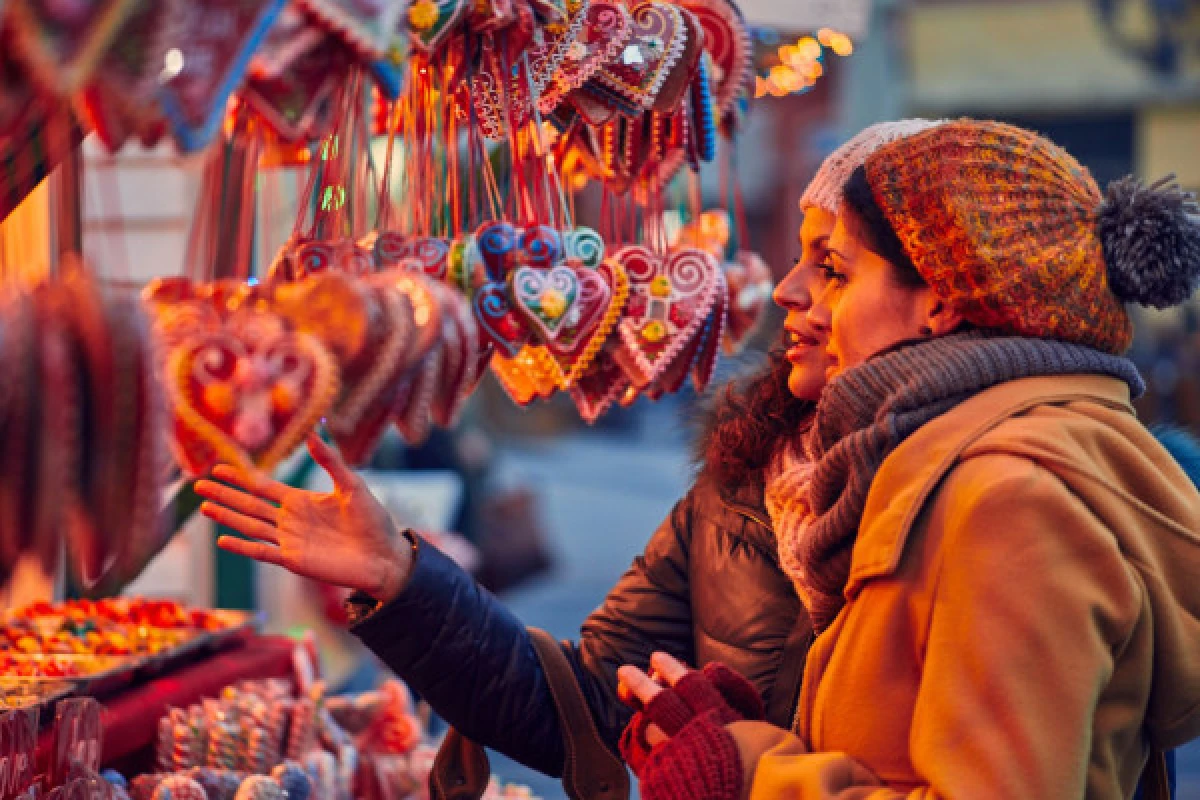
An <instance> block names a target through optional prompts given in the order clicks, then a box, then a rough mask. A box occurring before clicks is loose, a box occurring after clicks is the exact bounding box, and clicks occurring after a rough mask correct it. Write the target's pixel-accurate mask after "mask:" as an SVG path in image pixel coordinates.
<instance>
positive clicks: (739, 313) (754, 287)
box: [723, 250, 774, 355]
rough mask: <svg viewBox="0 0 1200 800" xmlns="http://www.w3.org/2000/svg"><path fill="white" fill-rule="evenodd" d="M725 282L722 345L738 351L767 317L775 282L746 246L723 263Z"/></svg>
mask: <svg viewBox="0 0 1200 800" xmlns="http://www.w3.org/2000/svg"><path fill="white" fill-rule="evenodd" d="M725 282H726V285H727V287H728V295H729V298H728V302H727V306H728V312H727V313H726V327H725V338H724V342H723V349H724V350H725V353H726V354H727V355H737V354H738V353H740V352H741V351H742V348H744V347H745V346H746V340H748V339H749V338H750V337H751V336H752V335H753V334H754V332H755V331H756V330H757V329H758V326H759V325H761V324H762V321H763V320H764V319H765V318H766V310H767V304H768V302H769V301H770V299H771V291H772V289H773V288H774V283H773V282H772V281H771V270H770V268H769V267H767V264H766V262H764V261H763V260H762V258H761V257H760V256H759V255H758V254H757V253H751V252H749V251H746V250H742V251H740V252H739V253H738V254H737V258H736V260H734V261H732V262H729V263H727V264H725Z"/></svg>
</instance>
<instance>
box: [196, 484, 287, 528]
mask: <svg viewBox="0 0 1200 800" xmlns="http://www.w3.org/2000/svg"><path fill="white" fill-rule="evenodd" d="M195 491H196V494H198V495H200V496H201V497H203V498H204V499H206V500H212V501H213V502H215V503H220V504H221V505H223V506H227V507H228V508H232V509H233V510H234V511H239V512H241V513H243V514H246V515H247V516H251V517H256V518H258V519H261V520H262V521H263V522H269V523H271V524H272V525H274V524H275V522H276V521H277V518H278V517H277V515H278V513H279V507H278V506H273V505H271V504H270V503H268V502H266V501H265V500H260V499H259V498H257V497H255V496H254V495H252V494H248V493H246V492H242V491H239V490H237V489H234V488H232V487H229V486H226V485H225V484H222V483H217V482H216V481H204V480H202V481H197V482H196V486H195Z"/></svg>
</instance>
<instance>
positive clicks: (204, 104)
mask: <svg viewBox="0 0 1200 800" xmlns="http://www.w3.org/2000/svg"><path fill="white" fill-rule="evenodd" d="M283 3H284V0H206V2H203V3H184V4H183V7H182V9H181V16H180V19H179V25H180V28H181V31H182V34H181V38H180V39H179V40H178V42H177V46H178V50H179V52H180V55H181V56H182V58H181V60H180V62H179V65H178V66H179V70H178V72H176V73H175V74H174V75H172V76H170V77H168V78H167V79H166V80H165V81H164V83H163V85H162V88H161V89H160V91H159V101H160V102H161V104H162V108H163V112H164V114H165V115H166V117H167V120H168V121H169V123H170V125H171V129H172V132H173V133H174V135H175V141H176V143H177V144H178V145H179V149H180V150H182V151H183V152H185V153H190V152H194V151H196V150H201V149H203V148H204V147H205V146H206V145H207V144H208V143H209V142H210V141H212V138H213V137H214V136H215V135H216V133H217V131H218V130H219V129H220V126H221V123H222V121H223V120H224V118H225V105H226V102H227V101H228V100H229V96H230V95H231V94H233V92H234V91H235V90H236V89H237V88H238V87H239V86H240V85H241V83H242V79H243V78H244V77H245V74H246V68H247V66H248V65H249V63H250V56H251V54H252V53H253V52H254V51H255V49H256V48H257V47H258V45H259V44H260V43H261V42H262V39H263V37H264V36H265V35H266V32H267V30H268V29H269V28H270V27H271V24H272V23H273V22H274V21H275V17H276V16H277V15H278V14H279V11H280V9H281V8H282V7H283Z"/></svg>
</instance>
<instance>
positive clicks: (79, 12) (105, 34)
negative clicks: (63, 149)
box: [7, 0, 137, 97]
mask: <svg viewBox="0 0 1200 800" xmlns="http://www.w3.org/2000/svg"><path fill="white" fill-rule="evenodd" d="M136 3H137V0H102V1H101V2H50V1H49V0H10V1H9V3H8V9H7V14H8V18H9V22H10V29H11V37H10V41H11V42H12V45H13V47H14V49H15V50H16V52H17V53H18V54H19V55H20V56H21V58H22V59H23V60H24V61H25V63H26V64H28V65H29V69H30V73H31V74H32V76H33V78H34V79H35V80H36V81H37V82H38V84H39V85H40V86H41V87H42V88H43V89H44V90H45V91H46V92H48V93H49V94H51V95H53V96H55V97H69V96H71V95H73V94H75V93H76V92H78V91H80V90H81V89H83V87H84V86H85V85H86V84H87V83H88V82H89V81H90V80H91V79H92V75H93V72H94V70H95V69H96V67H97V66H98V65H99V63H100V61H101V59H102V58H103V57H104V55H105V53H107V52H108V50H109V47H110V46H111V45H112V43H113V40H114V38H115V37H116V35H117V33H118V32H119V31H120V30H121V26H122V25H124V24H125V21H126V20H127V19H128V18H129V16H130V15H131V14H132V13H133V12H134V8H135V5H136Z"/></svg>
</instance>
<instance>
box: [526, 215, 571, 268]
mask: <svg viewBox="0 0 1200 800" xmlns="http://www.w3.org/2000/svg"><path fill="white" fill-rule="evenodd" d="M562 257H563V238H562V234H561V233H559V232H558V230H557V229H555V228H552V227H551V226H549V225H528V226H526V227H525V229H524V230H522V231H521V243H520V252H519V253H518V254H517V259H518V261H519V262H520V263H521V264H525V265H528V266H531V267H552V266H554V265H555V264H558V263H559V262H560V261H562Z"/></svg>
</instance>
